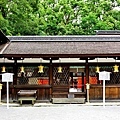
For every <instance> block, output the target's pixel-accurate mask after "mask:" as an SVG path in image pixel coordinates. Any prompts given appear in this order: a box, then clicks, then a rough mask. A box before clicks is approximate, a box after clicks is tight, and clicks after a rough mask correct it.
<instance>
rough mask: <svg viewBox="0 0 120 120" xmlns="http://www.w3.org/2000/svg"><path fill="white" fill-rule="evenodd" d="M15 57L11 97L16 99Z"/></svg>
mask: <svg viewBox="0 0 120 120" xmlns="http://www.w3.org/2000/svg"><path fill="white" fill-rule="evenodd" d="M17 68H18V66H17V59H15V60H14V66H13V73H14V77H13V87H14V88H12V99H14V100H17V90H16V87H15V86H16V85H17Z"/></svg>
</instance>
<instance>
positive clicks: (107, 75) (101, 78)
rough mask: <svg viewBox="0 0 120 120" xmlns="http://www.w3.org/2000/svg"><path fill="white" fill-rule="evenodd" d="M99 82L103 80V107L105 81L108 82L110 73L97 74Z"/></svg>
mask: <svg viewBox="0 0 120 120" xmlns="http://www.w3.org/2000/svg"><path fill="white" fill-rule="evenodd" d="M99 80H103V106H104V107H105V80H110V72H106V71H102V72H99Z"/></svg>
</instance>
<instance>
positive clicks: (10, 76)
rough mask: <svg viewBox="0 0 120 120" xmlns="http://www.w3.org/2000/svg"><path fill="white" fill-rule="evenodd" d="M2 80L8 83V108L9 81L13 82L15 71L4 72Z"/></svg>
mask: <svg viewBox="0 0 120 120" xmlns="http://www.w3.org/2000/svg"><path fill="white" fill-rule="evenodd" d="M1 75H2V82H6V84H7V109H9V82H13V73H3V74H1Z"/></svg>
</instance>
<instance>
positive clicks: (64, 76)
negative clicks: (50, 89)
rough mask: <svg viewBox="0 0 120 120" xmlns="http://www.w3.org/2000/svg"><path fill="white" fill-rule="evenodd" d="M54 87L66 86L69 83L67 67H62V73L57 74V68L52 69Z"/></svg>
mask: <svg viewBox="0 0 120 120" xmlns="http://www.w3.org/2000/svg"><path fill="white" fill-rule="evenodd" d="M53 82H54V85H68V83H69V67H62V73H58V67H54V68H53Z"/></svg>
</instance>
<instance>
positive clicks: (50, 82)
mask: <svg viewBox="0 0 120 120" xmlns="http://www.w3.org/2000/svg"><path fill="white" fill-rule="evenodd" d="M49 84H50V85H51V88H50V100H51V99H52V87H53V67H52V59H50V67H49Z"/></svg>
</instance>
